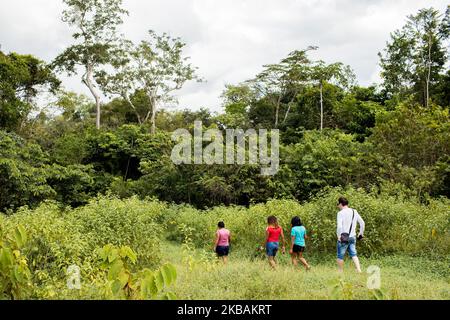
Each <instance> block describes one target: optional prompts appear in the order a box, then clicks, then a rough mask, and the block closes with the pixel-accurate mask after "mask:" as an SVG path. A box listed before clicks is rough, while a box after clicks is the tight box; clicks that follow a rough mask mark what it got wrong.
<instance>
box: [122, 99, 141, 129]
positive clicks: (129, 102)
mask: <svg viewBox="0 0 450 320" xmlns="http://www.w3.org/2000/svg"><path fill="white" fill-rule="evenodd" d="M123 97H124V98H125V100H126V101H127V102H128V104H129V105H130V107H131V108H132V109H133V111H134V113H135V114H136V117H137V119H138V122H139V125H142V120H141V116H140V115H139V112H138V111H137V109H136V107H135V106H134V104H133V102H131V99H130V97H129V96H128V95H127V94H124V95H123Z"/></svg>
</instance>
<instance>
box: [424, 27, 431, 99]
mask: <svg viewBox="0 0 450 320" xmlns="http://www.w3.org/2000/svg"><path fill="white" fill-rule="evenodd" d="M431 42H432V38H431V35H430V38H429V40H428V75H427V87H426V99H427V100H426V102H425V106H426V107H427V108H428V105H429V102H430V80H431V45H432V43H431Z"/></svg>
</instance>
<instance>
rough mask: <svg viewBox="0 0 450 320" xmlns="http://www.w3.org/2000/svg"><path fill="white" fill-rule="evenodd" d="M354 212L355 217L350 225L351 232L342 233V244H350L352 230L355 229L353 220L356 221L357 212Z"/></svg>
mask: <svg viewBox="0 0 450 320" xmlns="http://www.w3.org/2000/svg"><path fill="white" fill-rule="evenodd" d="M352 211H353V217H352V224H351V225H350V230H349V231H348V233H341V243H348V242H349V239H350V233H351V232H352V228H353V220H354V219H355V210H354V209H352Z"/></svg>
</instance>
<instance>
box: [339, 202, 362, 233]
mask: <svg viewBox="0 0 450 320" xmlns="http://www.w3.org/2000/svg"><path fill="white" fill-rule="evenodd" d="M353 210H354V209H351V208H344V209H342V210H341V211H339V212H338V214H337V230H336V234H337V236H338V238H339V237H340V236H341V234H342V233H348V231H349V229H350V225H351V224H352V217H353ZM354 211H355V217H354V219H353V226H352V230H351V231H350V237H351V238H356V222H358V224H359V234H360V235H364V228H365V226H366V224H365V223H364V220H363V219H362V218H361V216H360V215H359V213H358V211H356V210H354Z"/></svg>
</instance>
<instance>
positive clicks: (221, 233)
mask: <svg viewBox="0 0 450 320" xmlns="http://www.w3.org/2000/svg"><path fill="white" fill-rule="evenodd" d="M218 227H219V229H218V230H217V232H216V241H215V242H214V252H215V253H217V256H218V257H219V258H221V259H222V261H223V263H224V264H227V262H228V261H227V260H228V254H229V253H230V244H231V232H230V230H228V229H225V223H224V222H223V221H221V222H219V224H218Z"/></svg>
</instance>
